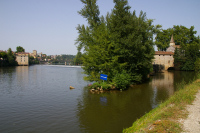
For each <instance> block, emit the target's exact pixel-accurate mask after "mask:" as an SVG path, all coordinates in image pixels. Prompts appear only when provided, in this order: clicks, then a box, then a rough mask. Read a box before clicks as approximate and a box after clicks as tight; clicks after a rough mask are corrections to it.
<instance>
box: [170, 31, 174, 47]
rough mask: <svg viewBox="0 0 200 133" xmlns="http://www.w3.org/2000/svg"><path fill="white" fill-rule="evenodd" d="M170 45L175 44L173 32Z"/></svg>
mask: <svg viewBox="0 0 200 133" xmlns="http://www.w3.org/2000/svg"><path fill="white" fill-rule="evenodd" d="M169 46H175V42H174V37H173V34H172V37H171V40H170V44H169Z"/></svg>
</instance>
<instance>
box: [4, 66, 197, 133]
mask: <svg viewBox="0 0 200 133" xmlns="http://www.w3.org/2000/svg"><path fill="white" fill-rule="evenodd" d="M81 72H83V70H82V69H81V68H66V67H64V66H62V67H61V66H40V65H37V66H29V67H26V66H25V67H23V66H19V67H13V68H0V118H1V121H0V132H10V133H16V132H20V133H26V132H48V133H55V132H66V133H69V132H88V133H90V132H95V133H98V132H100V133H101V132H114V133H117V132H121V131H122V130H123V128H127V127H130V126H131V125H132V123H133V122H134V121H135V120H136V119H137V118H140V117H141V116H143V115H144V114H145V113H147V112H149V111H150V110H151V109H152V108H155V107H156V106H158V105H159V103H160V102H163V101H165V100H166V99H167V98H168V97H170V96H171V95H172V94H173V93H174V91H175V90H176V84H177V83H178V82H180V81H181V80H183V79H184V80H185V81H186V82H187V81H188V80H189V79H192V78H193V77H194V73H191V72H169V73H159V74H156V75H155V76H154V77H151V78H152V79H151V80H150V81H149V82H146V83H143V84H140V85H135V86H133V87H132V88H130V89H129V90H127V91H123V92H120V91H111V92H106V93H101V94H91V93H90V92H89V91H88V90H87V89H86V88H84V86H86V85H87V82H85V81H83V76H84V75H82V74H81ZM69 86H73V87H75V89H73V90H70V89H69Z"/></svg>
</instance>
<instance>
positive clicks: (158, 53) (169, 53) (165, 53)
mask: <svg viewBox="0 0 200 133" xmlns="http://www.w3.org/2000/svg"><path fill="white" fill-rule="evenodd" d="M155 55H174V53H173V52H165V51H155Z"/></svg>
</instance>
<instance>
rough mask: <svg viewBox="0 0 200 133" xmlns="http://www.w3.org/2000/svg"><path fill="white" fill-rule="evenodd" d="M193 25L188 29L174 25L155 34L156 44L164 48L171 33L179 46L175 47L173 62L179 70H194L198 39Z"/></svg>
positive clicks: (197, 52) (159, 47) (199, 47)
mask: <svg viewBox="0 0 200 133" xmlns="http://www.w3.org/2000/svg"><path fill="white" fill-rule="evenodd" d="M196 33H197V32H196V31H194V26H191V27H190V28H189V29H188V28H186V27H185V26H174V27H173V28H169V29H167V30H162V31H160V32H159V33H158V34H157V36H156V42H155V43H156V45H157V46H158V49H159V50H166V48H167V47H169V42H170V38H171V37H170V36H171V35H172V34H173V36H174V41H175V44H176V45H180V47H181V48H179V49H177V48H176V49H175V53H174V63H175V66H178V67H179V69H180V70H185V71H190V70H195V62H196V60H197V59H198V58H200V51H199V50H200V40H199V37H196V36H195V34H196Z"/></svg>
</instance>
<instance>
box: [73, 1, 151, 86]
mask: <svg viewBox="0 0 200 133" xmlns="http://www.w3.org/2000/svg"><path fill="white" fill-rule="evenodd" d="M81 1H82V3H83V4H84V8H83V9H82V10H81V11H79V14H80V15H82V16H83V17H84V18H86V19H87V22H88V25H87V26H85V25H79V26H78V27H77V30H78V33H79V36H78V38H77V43H76V44H77V45H78V46H77V49H78V51H79V52H80V51H81V50H83V54H82V61H83V66H84V67H83V69H84V72H85V74H86V75H87V76H86V77H85V79H86V80H90V81H98V80H99V78H100V74H101V73H104V74H107V75H108V82H114V79H117V77H119V76H121V75H120V74H122V75H123V74H128V75H129V76H130V77H131V82H141V81H143V80H144V79H145V78H146V76H147V74H148V73H149V72H150V70H151V69H152V64H151V61H152V59H153V55H154V49H153V33H154V31H155V27H154V25H152V22H153V21H152V20H151V19H147V18H146V14H145V13H143V12H141V13H140V15H139V17H137V16H136V13H135V11H134V12H131V11H130V8H131V7H130V6H129V5H128V2H127V0H114V3H115V6H114V8H113V10H112V12H111V13H108V14H107V16H106V17H104V16H99V15H100V11H99V8H98V6H97V4H96V0H81ZM122 72H123V73H122ZM125 80H126V79H125ZM122 82H123V81H122Z"/></svg>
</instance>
